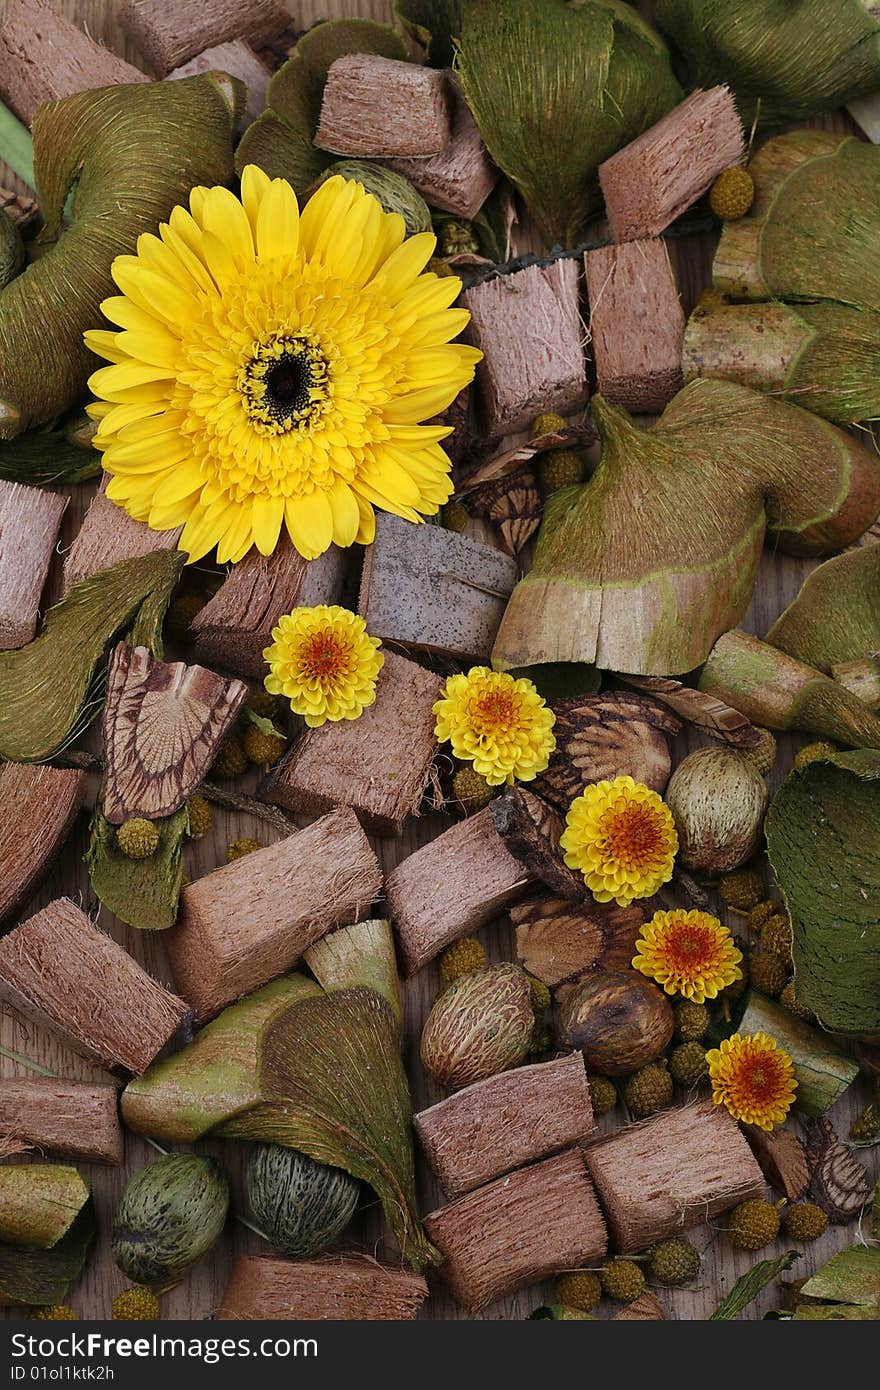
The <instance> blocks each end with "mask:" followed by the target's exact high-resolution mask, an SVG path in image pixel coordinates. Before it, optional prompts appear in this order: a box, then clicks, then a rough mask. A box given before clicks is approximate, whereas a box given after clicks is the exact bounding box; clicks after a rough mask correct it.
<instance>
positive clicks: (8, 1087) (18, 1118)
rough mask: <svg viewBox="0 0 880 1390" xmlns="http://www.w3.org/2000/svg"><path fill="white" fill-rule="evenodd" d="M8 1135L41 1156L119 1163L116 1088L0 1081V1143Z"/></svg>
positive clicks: (39, 1079)
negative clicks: (35, 1150) (36, 1151)
mask: <svg viewBox="0 0 880 1390" xmlns="http://www.w3.org/2000/svg"><path fill="white" fill-rule="evenodd" d="M7 1135H11V1136H13V1137H14V1138H16V1139H22V1140H24V1141H25V1143H26V1144H28V1145H32V1146H33V1147H34V1148H35V1149H37V1150H38V1151H39V1153H40V1154H52V1155H54V1156H56V1157H58V1158H73V1159H80V1160H82V1161H83V1162H91V1163H114V1164H119V1163H121V1162H122V1158H123V1144H122V1129H121V1126H120V1123H119V1110H118V1107H117V1104H116V1088H115V1086H94V1085H92V1084H91V1082H88V1081H63V1080H62V1079H61V1078H60V1077H54V1076H53V1077H47V1076H28V1077H21V1078H19V1077H14V1078H11V1077H4V1078H3V1079H2V1080H0V1140H2V1138H3V1137H4V1136H7Z"/></svg>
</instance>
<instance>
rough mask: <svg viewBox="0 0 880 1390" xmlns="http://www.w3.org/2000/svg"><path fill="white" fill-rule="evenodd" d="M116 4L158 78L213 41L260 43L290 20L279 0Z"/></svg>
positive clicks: (142, 0)
mask: <svg viewBox="0 0 880 1390" xmlns="http://www.w3.org/2000/svg"><path fill="white" fill-rule="evenodd" d="M117 5H118V8H119V23H120V24H121V25H122V27H123V29H124V30H125V31H126V33H127V34H129V35H130V36H131V39H132V41H133V42H134V43H135V44H136V45H137V47H138V48H139V49H140V51H141V53H143V55H144V57H145V58H146V60H147V62H148V63H149V64H150V66H151V67H152V68H153V69H154V70H155V71H156V72H157V73H158V74H159V76H160V77H164V76H165V75H166V74H167V73H169V72H171V70H172V68H176V67H179V66H180V64H181V63H185V62H186V60H187V58H194V57H195V56H196V54H197V53H201V52H202V50H203V49H205V48H211V47H212V46H213V45H214V44H219V43H226V42H227V40H228V39H250V40H252V41H253V42H254V43H262V42H264V41H266V40H268V39H271V38H274V36H275V35H276V34H280V33H281V31H282V29H284V28H286V27H287V25H288V24H289V23H290V14H289V13H288V11H287V10H286V9H285V8H284V6H283V5H282V4H281V3H280V0H247V4H242V0H199V3H198V4H193V3H191V0H117Z"/></svg>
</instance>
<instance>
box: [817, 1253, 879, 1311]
mask: <svg viewBox="0 0 880 1390" xmlns="http://www.w3.org/2000/svg"><path fill="white" fill-rule="evenodd" d="M801 1297H802V1298H821V1299H823V1300H824V1301H825V1302H826V1303H849V1304H854V1305H855V1306H856V1307H859V1308H872V1309H873V1310H874V1312H875V1313H878V1314H880V1249H877V1248H876V1247H875V1246H872V1245H854V1246H853V1247H852V1248H851V1249H849V1250H839V1251H838V1253H837V1254H836V1255H832V1257H831V1259H830V1260H829V1261H828V1263H827V1264H825V1265H823V1266H822V1268H821V1269H818V1270H817V1271H816V1273H815V1274H814V1275H813V1277H812V1278H811V1279H808V1280H807V1282H806V1283H805V1284H804V1286H803V1288H802V1289H801Z"/></svg>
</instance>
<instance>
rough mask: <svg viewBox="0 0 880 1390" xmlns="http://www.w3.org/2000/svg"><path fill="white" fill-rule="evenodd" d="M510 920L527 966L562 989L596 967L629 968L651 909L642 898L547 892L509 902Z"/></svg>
mask: <svg viewBox="0 0 880 1390" xmlns="http://www.w3.org/2000/svg"><path fill="white" fill-rule="evenodd" d="M510 920H511V922H512V924H513V926H514V927H515V928H516V954H517V959H518V960H519V962H520V964H521V965H522V967H523V969H524V970H527V971H528V973H529V974H530V975H535V976H536V977H537V978H538V979H539V980H543V982H544V984H545V985H547V986H548V987H549V988H550V989H552V990H554V991H555V992H561V991H562V990H563V989H564V988H565V987H568V988H571V987H572V986H574V985H576V984H577V983H578V981H579V980H581V979H583V978H584V976H586V975H587V974H589V973H590V972H592V971H594V970H602V971H608V970H627V969H628V968H629V966H630V965H631V963H632V959H633V956H634V955H635V947H636V938H637V937H638V935H639V931H640V930H641V928H642V926H643V925H644V923H645V921H646V920H647V914H646V912H645V909H644V907H643V905H642V904H640V903H631V904H630V906H629V907H618V906H617V905H616V903H598V902H596V901H595V900H594V899H586V898H585V899H584V900H582V901H580V902H574V901H572V899H571V898H563V897H558V896H556V895H554V894H551V893H548V892H546V891H543V892H540V893H535V894H532V895H530V896H529V897H528V898H526V899H525V900H524V901H523V902H521V903H516V904H515V905H514V906H513V907H511V909H510ZM557 997H560V995H559V993H557Z"/></svg>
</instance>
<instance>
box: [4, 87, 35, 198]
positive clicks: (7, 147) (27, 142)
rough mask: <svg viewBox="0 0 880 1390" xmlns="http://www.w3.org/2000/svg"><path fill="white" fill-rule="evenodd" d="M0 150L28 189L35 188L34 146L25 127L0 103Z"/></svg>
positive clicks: (5, 162)
mask: <svg viewBox="0 0 880 1390" xmlns="http://www.w3.org/2000/svg"><path fill="white" fill-rule="evenodd" d="M0 150H2V151H3V162H4V164H8V165H9V168H10V169H11V170H12V171H13V173H15V174H17V175H18V177H19V178H20V179H21V180H22V182H23V183H26V184H27V186H28V188H34V189H35V188H36V186H37V184H36V179H35V176H34V145H33V141H32V140H31V133H30V131H29V130H28V128H27V126H24V125H22V123H21V121H20V120H18V118H17V117H16V116H13V114H12V112H11V111H10V110H9V107H8V106H4V105H3V103H2V102H0Z"/></svg>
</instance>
